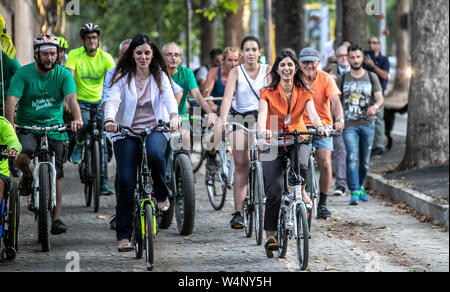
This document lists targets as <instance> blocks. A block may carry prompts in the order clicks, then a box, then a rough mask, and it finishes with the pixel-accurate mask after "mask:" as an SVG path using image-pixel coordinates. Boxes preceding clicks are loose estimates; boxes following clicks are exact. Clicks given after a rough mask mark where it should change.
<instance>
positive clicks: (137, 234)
mask: <svg viewBox="0 0 450 292" xmlns="http://www.w3.org/2000/svg"><path fill="white" fill-rule="evenodd" d="M132 236H133V243H134V252H135V253H136V259H141V258H142V254H143V251H144V247H143V240H142V238H143V234H142V224H141V207H140V206H139V203H138V202H135V204H134V218H133V235H132Z"/></svg>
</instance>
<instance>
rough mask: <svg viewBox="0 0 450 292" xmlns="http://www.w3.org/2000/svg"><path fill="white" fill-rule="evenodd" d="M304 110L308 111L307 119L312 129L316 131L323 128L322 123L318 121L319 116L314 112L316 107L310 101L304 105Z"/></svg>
mask: <svg viewBox="0 0 450 292" xmlns="http://www.w3.org/2000/svg"><path fill="white" fill-rule="evenodd" d="M306 110H307V111H308V116H309V119H310V120H311V122H312V124H313V125H314V128H316V129H318V128H319V127H322V128H323V124H322V121H321V120H320V117H319V115H318V114H317V112H316V107H315V106H314V101H312V100H310V101H308V103H307V104H306Z"/></svg>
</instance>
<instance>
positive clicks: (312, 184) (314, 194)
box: [306, 160, 319, 230]
mask: <svg viewBox="0 0 450 292" xmlns="http://www.w3.org/2000/svg"><path fill="white" fill-rule="evenodd" d="M315 171H316V170H315V166H314V165H313V164H312V161H311V160H310V161H309V171H308V179H307V183H306V192H307V193H308V195H309V197H310V198H311V201H312V209H311V210H310V211H309V212H308V213H309V216H308V228H309V230H311V225H312V218H315V219H316V218H317V205H318V201H319V191H318V184H317V178H316V174H315Z"/></svg>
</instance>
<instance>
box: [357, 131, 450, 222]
mask: <svg viewBox="0 0 450 292" xmlns="http://www.w3.org/2000/svg"><path fill="white" fill-rule="evenodd" d="M393 139H394V145H393V147H392V150H391V151H387V152H386V153H385V154H384V155H382V156H376V157H372V160H371V169H370V173H369V175H368V176H367V182H366V185H367V188H368V189H371V190H373V191H375V192H377V193H380V194H383V195H384V196H386V197H388V198H390V199H392V200H394V201H396V202H400V203H405V204H406V205H408V206H410V207H411V208H413V209H414V210H415V211H416V212H418V213H420V214H422V215H426V216H431V217H432V218H433V220H435V221H438V222H439V223H440V224H443V225H445V226H446V227H447V229H448V228H449V211H448V208H449V206H448V202H449V198H448V197H449V165H448V164H447V165H441V166H434V167H426V168H420V169H415V170H410V171H402V172H392V170H393V169H394V168H395V167H396V166H398V165H399V164H400V162H401V160H402V159H403V157H404V153H405V147H406V146H405V139H406V137H402V136H396V135H394V136H393Z"/></svg>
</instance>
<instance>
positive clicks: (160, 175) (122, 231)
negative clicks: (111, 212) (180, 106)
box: [114, 132, 169, 241]
mask: <svg viewBox="0 0 450 292" xmlns="http://www.w3.org/2000/svg"><path fill="white" fill-rule="evenodd" d="M146 144H147V145H146V146H147V147H146V151H147V159H148V164H149V166H150V169H151V172H152V180H153V189H154V190H155V197H156V200H157V201H158V202H163V201H165V200H166V199H167V196H168V195H169V190H168V189H167V185H166V183H165V174H166V157H165V154H166V148H167V145H168V141H167V139H166V136H164V134H162V133H160V132H155V133H152V134H151V135H150V136H148V137H147V141H146ZM114 153H115V157H116V163H117V187H118V188H117V189H116V196H117V207H116V218H117V221H116V223H117V230H116V232H117V240H119V241H120V240H122V239H131V233H132V230H133V203H134V191H135V189H136V176H137V167H138V165H139V162H140V160H141V144H140V141H139V140H138V138H133V137H127V138H125V139H122V140H118V141H116V142H114Z"/></svg>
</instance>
